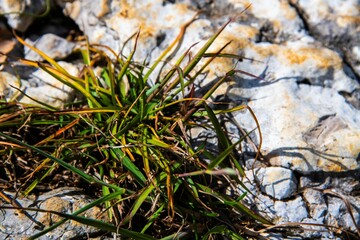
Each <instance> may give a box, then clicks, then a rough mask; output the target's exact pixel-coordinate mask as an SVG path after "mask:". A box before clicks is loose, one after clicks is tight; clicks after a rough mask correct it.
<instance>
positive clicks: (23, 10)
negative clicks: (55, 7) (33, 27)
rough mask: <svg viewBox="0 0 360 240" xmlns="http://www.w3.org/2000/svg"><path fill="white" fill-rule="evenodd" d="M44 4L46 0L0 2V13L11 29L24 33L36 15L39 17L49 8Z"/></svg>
mask: <svg viewBox="0 0 360 240" xmlns="http://www.w3.org/2000/svg"><path fill="white" fill-rule="evenodd" d="M48 2H49V3H50V2H51V1H48ZM46 4H47V3H46V0H32V1H23V0H0V13H1V14H4V15H5V17H6V18H7V22H8V24H9V25H10V26H11V27H12V28H14V29H16V30H18V31H25V30H26V29H27V28H28V27H29V26H30V24H31V23H32V22H33V20H34V19H35V17H36V15H41V14H42V13H44V12H45V11H46V8H47V7H50V6H46Z"/></svg>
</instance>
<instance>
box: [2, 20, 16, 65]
mask: <svg viewBox="0 0 360 240" xmlns="http://www.w3.org/2000/svg"><path fill="white" fill-rule="evenodd" d="M15 44H16V42H15V41H14V40H13V39H12V34H11V32H10V31H9V30H8V29H7V28H6V26H5V24H4V23H2V22H0V53H1V54H0V64H3V63H4V62H5V60H6V59H7V56H6V54H9V53H10V52H11V51H12V50H13V49H14V47H15Z"/></svg>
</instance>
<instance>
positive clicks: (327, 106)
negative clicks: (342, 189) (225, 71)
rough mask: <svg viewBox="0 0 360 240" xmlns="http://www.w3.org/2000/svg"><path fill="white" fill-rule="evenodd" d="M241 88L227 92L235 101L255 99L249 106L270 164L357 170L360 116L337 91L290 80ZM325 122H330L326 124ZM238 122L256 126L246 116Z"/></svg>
mask: <svg viewBox="0 0 360 240" xmlns="http://www.w3.org/2000/svg"><path fill="white" fill-rule="evenodd" d="M251 81H253V82H254V81H257V80H251ZM245 84H246V83H245ZM239 85H240V86H239V87H242V88H237V89H235V88H233V89H231V90H230V91H229V93H230V94H232V99H234V100H236V98H237V96H242V97H248V98H250V99H253V100H252V101H250V102H249V106H250V107H251V108H252V109H253V111H254V112H255V114H256V116H257V118H258V120H259V122H260V126H261V130H262V134H263V148H262V149H263V153H264V155H265V157H266V158H267V159H268V160H269V161H270V162H271V164H272V165H273V166H284V167H286V168H291V169H296V170H298V171H301V172H311V171H317V170H323V171H344V170H350V169H357V168H359V163H358V162H357V160H356V159H357V157H358V154H359V152H360V112H359V110H357V109H355V108H353V107H351V106H349V104H347V103H346V101H345V99H344V98H343V97H342V96H341V95H339V94H338V93H337V91H335V90H333V89H330V88H322V87H317V86H309V85H304V84H300V85H298V84H296V83H295V82H294V81H291V80H283V81H277V82H274V83H271V84H268V83H259V85H258V86H257V87H253V88H244V87H246V86H244V85H243V86H241V85H242V83H241V82H239ZM327 118H330V119H329V120H330V121H329V122H324V119H327ZM236 119H237V121H238V122H241V123H242V124H243V126H244V127H245V128H246V129H247V130H248V131H250V130H252V129H253V128H255V127H256V126H255V124H254V120H253V119H252V117H251V116H250V114H249V113H247V112H242V113H240V114H238V115H237V116H236ZM316 129H320V130H318V131H316ZM321 129H322V130H321ZM319 138H321V141H318V139H319Z"/></svg>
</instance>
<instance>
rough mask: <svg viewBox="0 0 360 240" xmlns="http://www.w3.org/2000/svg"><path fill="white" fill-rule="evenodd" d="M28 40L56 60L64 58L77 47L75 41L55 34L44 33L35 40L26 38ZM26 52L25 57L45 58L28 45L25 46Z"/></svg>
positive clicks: (37, 59)
mask: <svg viewBox="0 0 360 240" xmlns="http://www.w3.org/2000/svg"><path fill="white" fill-rule="evenodd" d="M26 42H27V43H29V44H30V45H32V46H34V47H35V48H37V49H39V50H40V51H42V52H43V53H45V54H46V55H48V56H49V57H50V58H52V59H55V60H61V59H64V58H65V57H67V56H69V55H70V54H71V53H72V52H73V50H74V48H75V43H72V42H69V41H67V40H66V39H64V38H61V37H59V36H56V35H55V34H45V35H42V36H41V37H40V38H39V39H37V40H36V41H35V42H32V41H31V40H29V39H26ZM24 53H25V58H26V59H28V60H32V61H43V60H44V59H43V58H42V57H41V56H40V55H39V54H37V53H36V52H34V51H32V50H31V49H29V48H28V47H25V50H24Z"/></svg>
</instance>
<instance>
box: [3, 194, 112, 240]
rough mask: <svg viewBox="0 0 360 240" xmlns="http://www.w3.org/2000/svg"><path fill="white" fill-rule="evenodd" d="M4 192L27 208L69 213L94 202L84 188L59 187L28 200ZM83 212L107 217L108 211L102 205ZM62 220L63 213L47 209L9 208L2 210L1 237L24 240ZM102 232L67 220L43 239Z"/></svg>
mask: <svg viewBox="0 0 360 240" xmlns="http://www.w3.org/2000/svg"><path fill="white" fill-rule="evenodd" d="M3 194H6V195H7V196H8V197H9V199H16V202H17V204H18V206H21V207H23V208H40V209H43V210H52V211H57V212H61V213H66V214H72V213H73V212H75V211H77V210H79V209H81V208H82V207H85V206H86V205H87V204H89V203H91V202H92V201H94V199H91V198H89V197H88V196H86V195H84V194H83V193H82V192H81V190H80V189H76V188H59V189H56V190H54V191H50V192H48V193H45V194H43V195H40V196H39V197H35V196H34V197H28V198H24V199H21V198H19V197H17V198H16V196H15V195H14V194H13V193H7V192H4V193H3ZM82 214H83V215H84V216H86V217H89V218H93V219H100V220H106V214H105V216H104V214H103V213H102V211H101V209H100V208H98V207H94V208H91V209H89V210H87V211H85V212H84V213H82ZM59 220H61V217H60V216H57V215H54V214H51V213H47V212H35V211H26V212H19V211H18V210H9V209H8V210H6V211H2V213H1V220H0V238H1V239H20V237H21V239H26V238H28V237H30V236H32V235H34V234H36V233H38V232H40V230H41V229H45V228H47V227H49V226H51V225H52V224H53V223H54V222H57V221H59ZM98 233H99V230H98V229H95V228H93V227H87V226H85V225H82V224H79V223H77V222H75V221H66V222H65V223H64V224H62V225H60V226H59V227H58V228H56V229H55V230H54V231H51V232H49V233H47V234H45V235H44V236H42V237H40V238H39V239H44V240H45V239H46V240H49V239H54V240H57V239H72V238H73V237H74V236H77V237H78V238H79V239H81V238H84V237H91V236H95V235H96V234H98Z"/></svg>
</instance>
